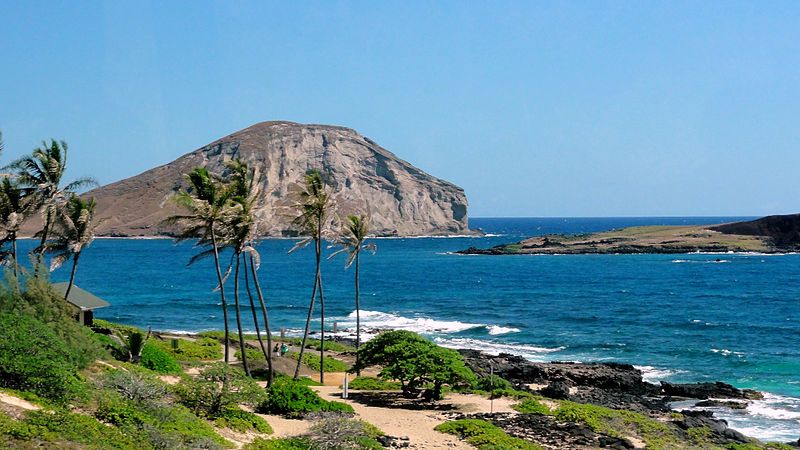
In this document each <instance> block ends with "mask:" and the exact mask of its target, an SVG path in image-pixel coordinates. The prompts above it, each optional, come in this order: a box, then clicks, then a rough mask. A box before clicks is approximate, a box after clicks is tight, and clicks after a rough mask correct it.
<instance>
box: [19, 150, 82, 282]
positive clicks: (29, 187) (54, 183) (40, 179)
mask: <svg viewBox="0 0 800 450" xmlns="http://www.w3.org/2000/svg"><path fill="white" fill-rule="evenodd" d="M8 167H9V168H11V169H12V170H13V171H14V172H15V173H16V178H17V180H18V181H19V184H20V186H22V187H23V189H24V191H23V192H24V193H25V195H26V196H28V195H29V196H30V199H31V209H32V210H39V211H41V213H42V218H43V221H44V224H43V226H42V230H41V231H40V232H39V233H38V236H39V238H40V242H39V246H38V247H37V248H36V249H35V250H34V252H35V253H36V254H37V268H38V265H40V264H41V263H42V258H43V256H44V252H45V248H46V246H45V244H46V243H47V240H48V239H49V237H50V231H51V230H52V226H53V223H54V222H55V220H56V218H57V216H58V213H59V208H61V207H62V206H63V205H64V204H65V203H66V202H67V201H68V199H69V198H70V196H72V195H73V194H74V193H75V192H76V191H77V190H79V189H81V188H83V187H88V186H95V185H97V182H96V181H95V180H94V179H92V178H88V177H84V178H79V179H77V180H75V181H73V182H71V183H68V184H67V185H66V186H62V184H61V182H62V178H63V177H64V172H65V171H66V168H67V143H66V142H64V141H60V142H59V141H56V140H55V139H52V140H51V141H50V143H49V144H48V143H47V142H42V146H41V147H39V148H36V149H34V150H33V153H31V154H30V155H26V156H23V157H21V158H19V159H17V160H16V161H14V162H12V163H11V164H10V165H9V166H8Z"/></svg>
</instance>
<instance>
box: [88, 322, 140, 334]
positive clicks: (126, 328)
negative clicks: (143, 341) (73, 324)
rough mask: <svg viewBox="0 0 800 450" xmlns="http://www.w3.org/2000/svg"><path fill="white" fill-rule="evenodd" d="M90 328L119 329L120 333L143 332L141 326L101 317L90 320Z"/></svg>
mask: <svg viewBox="0 0 800 450" xmlns="http://www.w3.org/2000/svg"><path fill="white" fill-rule="evenodd" d="M92 328H98V329H106V330H111V331H119V332H121V333H122V334H126V335H127V334H132V333H143V331H142V329H141V328H137V327H134V326H132V325H124V324H121V323H114V322H109V321H107V320H103V319H94V320H93V321H92Z"/></svg>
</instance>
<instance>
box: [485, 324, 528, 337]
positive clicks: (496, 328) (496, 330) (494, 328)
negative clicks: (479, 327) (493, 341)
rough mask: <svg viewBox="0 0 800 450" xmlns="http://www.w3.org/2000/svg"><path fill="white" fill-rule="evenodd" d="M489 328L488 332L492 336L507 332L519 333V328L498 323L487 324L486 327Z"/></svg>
mask: <svg viewBox="0 0 800 450" xmlns="http://www.w3.org/2000/svg"><path fill="white" fill-rule="evenodd" d="M486 329H487V330H489V334H491V335H492V336H496V335H498V334H508V333H519V331H520V329H519V328H514V327H501V326H500V325H489V326H487V327H486Z"/></svg>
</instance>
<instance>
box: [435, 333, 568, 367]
mask: <svg viewBox="0 0 800 450" xmlns="http://www.w3.org/2000/svg"><path fill="white" fill-rule="evenodd" d="M434 342H436V343H437V344H439V345H441V346H442V347H447V348H453V349H470V350H480V351H482V352H484V353H488V354H490V355H498V354H500V353H510V354H513V355H519V356H522V357H523V358H525V359H528V360H531V361H542V360H544V358H545V355H547V354H549V353H554V352H558V351H561V350H564V349H565V348H566V347H553V348H548V347H537V346H534V345H525V344H506V343H501V342H492V341H483V340H480V339H470V338H443V337H437V338H434Z"/></svg>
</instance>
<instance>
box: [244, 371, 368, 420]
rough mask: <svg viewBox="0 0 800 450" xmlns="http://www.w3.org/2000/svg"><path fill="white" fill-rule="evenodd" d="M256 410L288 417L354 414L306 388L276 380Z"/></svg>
mask: <svg viewBox="0 0 800 450" xmlns="http://www.w3.org/2000/svg"><path fill="white" fill-rule="evenodd" d="M258 410H259V411H260V412H266V413H272V414H285V415H288V416H290V417H299V416H302V415H304V414H306V413H310V412H318V411H337V412H344V413H353V412H354V411H353V408H352V407H351V406H350V405H348V404H346V403H340V402H329V401H327V400H323V399H322V398H320V396H319V395H317V393H316V392H314V391H313V390H311V388H309V387H308V386H305V385H303V384H301V383H298V382H296V381H294V380H291V379H278V380H276V381H275V382H274V383H273V384H272V386H271V387H270V388H269V389H268V390H267V399H266V401H264V402H262V403H261V405H259V407H258Z"/></svg>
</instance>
